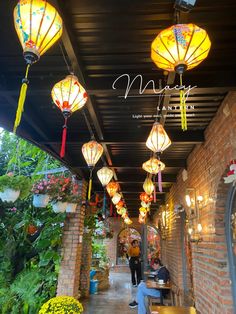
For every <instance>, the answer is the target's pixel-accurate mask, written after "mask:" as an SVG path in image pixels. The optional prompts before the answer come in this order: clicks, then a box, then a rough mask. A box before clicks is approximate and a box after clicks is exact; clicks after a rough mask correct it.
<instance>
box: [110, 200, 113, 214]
mask: <svg viewBox="0 0 236 314" xmlns="http://www.w3.org/2000/svg"><path fill="white" fill-rule="evenodd" d="M112 214H113V207H112V203H111V204H110V216H111V217H112Z"/></svg>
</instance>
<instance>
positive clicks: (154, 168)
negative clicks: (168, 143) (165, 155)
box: [142, 157, 165, 174]
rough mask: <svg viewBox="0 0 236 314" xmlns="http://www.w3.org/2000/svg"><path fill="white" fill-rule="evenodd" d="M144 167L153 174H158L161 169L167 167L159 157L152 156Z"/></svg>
mask: <svg viewBox="0 0 236 314" xmlns="http://www.w3.org/2000/svg"><path fill="white" fill-rule="evenodd" d="M142 168H143V169H144V170H145V171H147V172H149V173H151V174H157V173H158V172H159V171H163V170H164V169H165V164H164V163H163V162H161V161H160V160H159V159H157V158H155V157H152V158H150V159H149V160H148V161H146V162H144V163H143V166H142Z"/></svg>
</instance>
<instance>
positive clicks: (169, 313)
mask: <svg viewBox="0 0 236 314" xmlns="http://www.w3.org/2000/svg"><path fill="white" fill-rule="evenodd" d="M149 310H150V313H152V314H157V313H158V314H197V312H196V310H195V308H194V307H183V306H158V305H152V306H150V307H149Z"/></svg>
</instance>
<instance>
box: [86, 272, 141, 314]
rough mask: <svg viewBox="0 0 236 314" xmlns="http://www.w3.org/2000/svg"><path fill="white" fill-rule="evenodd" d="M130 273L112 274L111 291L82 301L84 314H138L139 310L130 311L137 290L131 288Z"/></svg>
mask: <svg viewBox="0 0 236 314" xmlns="http://www.w3.org/2000/svg"><path fill="white" fill-rule="evenodd" d="M130 279H131V278H130V274H129V273H127V272H126V273H125V272H124V273H119V272H111V273H110V289H109V290H107V291H102V292H99V293H98V294H97V295H91V296H90V298H89V299H87V300H84V301H82V303H83V305H84V314H136V313H137V309H130V308H129V306H128V304H129V303H130V302H131V301H133V299H134V296H135V294H136V291H137V288H131V283H130Z"/></svg>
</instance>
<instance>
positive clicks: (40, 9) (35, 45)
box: [13, 0, 62, 133]
mask: <svg viewBox="0 0 236 314" xmlns="http://www.w3.org/2000/svg"><path fill="white" fill-rule="evenodd" d="M13 15H14V24H15V29H16V32H17V35H18V38H19V40H20V43H21V45H22V48H23V54H24V58H25V60H26V63H27V68H26V73H25V78H24V79H23V81H22V86H21V90H20V96H19V101H18V108H17V113H16V119H15V123H14V133H15V132H16V129H17V127H18V126H19V124H20V120H21V116H22V112H23V109H24V102H25V98H26V92H27V88H28V84H29V81H28V72H29V67H30V65H31V64H33V63H35V62H37V61H38V60H39V58H40V56H42V55H43V54H44V53H45V52H46V51H47V50H48V49H49V48H50V47H51V46H52V45H53V44H54V43H55V42H56V41H57V40H58V39H59V38H60V37H61V35H62V19H61V17H60V15H59V14H58V12H57V10H56V9H55V8H54V7H53V6H52V5H51V4H49V3H48V2H47V1H46V0H19V1H18V4H17V5H16V7H15V9H14V14H13Z"/></svg>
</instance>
